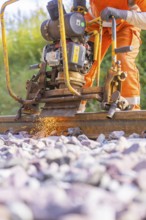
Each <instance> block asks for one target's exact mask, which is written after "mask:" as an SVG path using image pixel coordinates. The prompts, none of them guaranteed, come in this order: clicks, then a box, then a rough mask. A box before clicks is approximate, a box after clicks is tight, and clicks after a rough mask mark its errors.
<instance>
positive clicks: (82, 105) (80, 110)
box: [77, 103, 86, 113]
mask: <svg viewBox="0 0 146 220" xmlns="http://www.w3.org/2000/svg"><path fill="white" fill-rule="evenodd" d="M85 110H86V104H85V103H83V104H82V103H80V105H79V109H78V110H77V113H84V112H85Z"/></svg>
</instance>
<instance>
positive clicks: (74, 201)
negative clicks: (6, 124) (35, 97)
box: [0, 131, 146, 220]
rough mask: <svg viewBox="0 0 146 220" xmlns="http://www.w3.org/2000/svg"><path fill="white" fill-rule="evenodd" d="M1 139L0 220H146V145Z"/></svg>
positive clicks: (133, 138) (134, 140) (135, 138)
mask: <svg viewBox="0 0 146 220" xmlns="http://www.w3.org/2000/svg"><path fill="white" fill-rule="evenodd" d="M124 135H125V134H124V132H123V131H114V132H112V133H111V134H110V135H109V137H108V138H107V137H105V135H104V134H100V135H99V136H98V138H97V140H90V139H88V137H87V136H85V135H84V134H82V135H78V136H77V137H75V136H67V137H66V136H63V135H62V136H48V137H46V138H31V137H30V136H29V135H28V134H27V133H24V132H21V133H19V134H18V135H13V134H11V133H8V134H7V135H0V220H146V139H145V138H141V137H140V136H139V135H137V134H132V135H130V136H129V137H125V136H124Z"/></svg>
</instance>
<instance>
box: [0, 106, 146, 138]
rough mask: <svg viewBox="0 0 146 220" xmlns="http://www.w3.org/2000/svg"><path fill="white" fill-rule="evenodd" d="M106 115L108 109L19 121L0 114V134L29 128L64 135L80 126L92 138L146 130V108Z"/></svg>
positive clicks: (35, 117) (29, 129) (28, 117)
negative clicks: (112, 116) (116, 132)
mask: <svg viewBox="0 0 146 220" xmlns="http://www.w3.org/2000/svg"><path fill="white" fill-rule="evenodd" d="M106 115H107V113H106V112H100V113H83V114H76V115H75V117H54V118H39V117H38V116H25V117H24V116H23V117H22V118H21V119H20V120H16V119H15V116H0V133H5V132H7V131H12V132H13V133H17V132H19V131H28V132H30V133H33V134H34V133H36V132H38V131H41V130H45V131H46V132H47V134H48V135H49V134H50V133H51V132H52V131H53V130H57V131H58V133H60V134H61V133H63V132H64V131H66V130H67V129H68V128H76V127H79V128H80V129H81V130H82V131H83V133H85V134H86V135H87V136H88V137H89V138H96V137H97V136H98V135H99V134H101V133H104V134H105V135H108V134H109V133H111V132H112V131H120V130H122V131H124V132H125V134H126V135H130V134H132V133H138V134H141V133H142V132H144V131H145V130H146V111H145V110H144V111H124V112H116V113H115V115H114V118H113V119H107V118H106Z"/></svg>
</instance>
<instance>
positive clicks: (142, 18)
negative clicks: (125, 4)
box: [101, 7, 146, 30]
mask: <svg viewBox="0 0 146 220" xmlns="http://www.w3.org/2000/svg"><path fill="white" fill-rule="evenodd" d="M111 16H114V17H115V18H116V19H119V18H121V19H124V20H125V21H127V22H128V23H129V24H132V25H134V26H135V27H137V28H140V29H142V30H146V12H137V11H134V10H131V11H130V10H120V9H117V8H111V7H107V8H105V9H104V10H103V11H102V13H101V18H102V19H103V20H106V21H110V19H111Z"/></svg>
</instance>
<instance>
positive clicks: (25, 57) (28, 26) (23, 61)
mask: <svg viewBox="0 0 146 220" xmlns="http://www.w3.org/2000/svg"><path fill="white" fill-rule="evenodd" d="M47 17H48V15H47V14H45V12H44V11H43V10H42V9H38V11H37V12H33V13H32V14H31V16H30V17H29V18H28V17H25V16H24V15H22V14H21V13H18V14H17V15H16V17H14V18H11V19H9V21H7V24H6V27H7V42H8V51H9V64H10V74H11V85H12V88H13V90H14V91H15V93H16V94H18V95H19V96H21V97H23V98H25V82H26V81H27V79H30V78H31V76H32V75H33V74H34V71H29V70H28V68H29V66H30V65H31V64H35V63H39V62H40V59H41V53H42V48H43V47H44V45H45V44H46V42H45V41H44V40H43V38H42V37H41V34H40V25H41V23H42V22H43V21H44V20H45V19H47ZM0 41H1V40H0ZM142 41H143V44H142V46H141V49H140V53H139V56H138V58H137V66H138V68H139V70H140V81H141V106H142V108H143V109H144V108H146V102H145V94H146V61H145V59H146V32H142ZM0 45H2V43H1V42H0ZM0 54H2V47H0ZM110 64H111V56H110V52H108V53H107V55H106V57H105V58H104V60H103V62H102V66H101V75H102V81H103V78H104V76H105V74H106V72H107V69H108V68H109V67H110ZM0 67H1V68H0V88H1V92H0V114H1V115H3V114H15V113H16V112H17V110H18V108H19V104H18V103H16V102H15V101H14V100H13V99H12V98H11V97H10V96H9V94H8V92H7V89H6V82H5V73H4V65H3V56H2V55H1V56H0ZM98 107H99V105H98V103H95V102H93V101H92V102H89V103H88V109H87V111H96V109H97V108H98Z"/></svg>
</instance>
